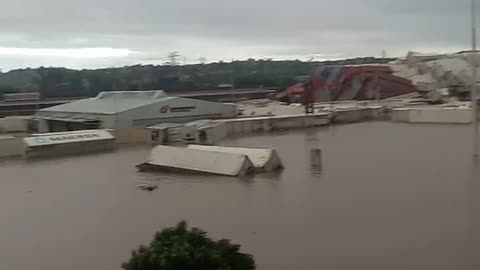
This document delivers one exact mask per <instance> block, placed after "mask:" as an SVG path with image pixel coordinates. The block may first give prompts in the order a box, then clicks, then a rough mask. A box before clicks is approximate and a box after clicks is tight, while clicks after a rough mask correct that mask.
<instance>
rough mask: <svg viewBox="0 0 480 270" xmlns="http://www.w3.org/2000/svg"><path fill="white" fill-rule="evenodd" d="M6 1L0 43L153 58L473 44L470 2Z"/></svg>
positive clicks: (0, 13)
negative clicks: (110, 49) (107, 50)
mask: <svg viewBox="0 0 480 270" xmlns="http://www.w3.org/2000/svg"><path fill="white" fill-rule="evenodd" d="M4 2H5V3H2V9H1V10H0V47H29V48H32V47H33V48H72V47H114V48H128V49H130V50H133V51H139V52H144V53H145V55H147V57H148V55H166V53H167V52H168V51H172V50H178V51H180V52H181V53H183V54H185V55H187V56H188V57H189V58H198V57H200V56H206V57H207V58H209V59H215V60H217V59H222V58H223V59H227V60H228V59H231V58H243V57H252V56H258V57H261V55H268V56H276V57H278V58H282V57H285V56H287V55H312V54H316V53H321V54H326V55H345V56H346V57H348V56H361V55H379V54H380V52H381V51H382V50H384V49H385V50H387V52H389V55H397V56H399V55H400V54H403V53H406V52H407V51H408V50H410V49H415V48H425V49H428V48H432V49H433V48H438V49H445V50H448V49H452V50H453V49H457V48H467V47H468V44H469V41H468V38H469V25H468V24H469V18H468V16H469V11H468V9H469V0H455V1H454V0H423V1H414V0H403V1H398V0H337V1H330V0H329V1H324V0H316V1H315V0H297V1H276V0H257V1H255V0H244V1H220V0H204V1H193V0H191V1H185V0H183V1H181V0H179V1H163V0H162V1H158V0H157V1H155V0H140V1H131V0H95V1H94V0H83V1H65V0H43V1H37V0H17V1H9V2H6V1H5V0H4ZM1 57H2V56H0V60H1ZM54 60H55V61H59V60H58V59H54ZM9 61H11V60H9ZM22 61H23V60H22ZM68 61H71V60H68ZM112 61H113V60H112ZM115 61H118V59H117V60H115ZM141 61H142V58H141V57H140V58H136V59H128V61H126V62H141ZM22 63H24V62H22ZM69 63H70V62H69ZM112 63H113V62H112ZM54 64H55V63H54ZM82 64H83V63H82Z"/></svg>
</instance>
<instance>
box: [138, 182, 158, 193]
mask: <svg viewBox="0 0 480 270" xmlns="http://www.w3.org/2000/svg"><path fill="white" fill-rule="evenodd" d="M137 188H138V189H140V190H144V191H154V190H155V189H157V188H158V186H157V185H154V184H141V185H138V187H137Z"/></svg>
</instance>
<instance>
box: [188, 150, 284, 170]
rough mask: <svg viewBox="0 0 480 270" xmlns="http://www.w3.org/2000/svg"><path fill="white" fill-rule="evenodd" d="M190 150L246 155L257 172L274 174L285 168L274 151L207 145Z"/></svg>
mask: <svg viewBox="0 0 480 270" xmlns="http://www.w3.org/2000/svg"><path fill="white" fill-rule="evenodd" d="M188 149H196V150H202V151H210V152H219V153H231V154H241V155H245V156H247V157H248V158H249V159H250V161H251V162H252V163H253V165H254V166H255V170H256V171H257V172H272V171H276V170H280V169H282V168H283V164H282V161H281V159H280V156H279V155H278V153H277V151H275V150H274V149H262V148H243V147H225V146H207V145H189V146H188Z"/></svg>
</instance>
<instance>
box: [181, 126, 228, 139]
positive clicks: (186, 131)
mask: <svg viewBox="0 0 480 270" xmlns="http://www.w3.org/2000/svg"><path fill="white" fill-rule="evenodd" d="M182 134H183V136H182V137H183V141H184V142H185V143H188V144H190V143H191V144H205V145H214V144H216V143H218V142H219V141H221V140H223V139H225V137H227V135H228V130H227V125H226V124H225V123H223V122H214V121H212V120H198V121H194V122H190V123H187V124H185V125H184V126H183V131H182Z"/></svg>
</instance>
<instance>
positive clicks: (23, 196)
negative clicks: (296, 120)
mask: <svg viewBox="0 0 480 270" xmlns="http://www.w3.org/2000/svg"><path fill="white" fill-rule="evenodd" d="M223 144H225V145H232V146H235V145H238V146H247V147H248V146H250V147H269V148H270V147H271V148H275V149H277V150H278V152H279V154H280V156H281V157H282V160H283V163H284V165H285V170H284V171H283V172H282V173H281V174H280V175H278V176H269V175H264V176H257V177H256V178H254V179H251V180H239V179H236V178H225V177H209V176H184V175H172V174H168V175H164V174H147V173H138V172H137V171H136V168H135V165H136V164H138V163H141V162H142V161H144V159H145V158H146V156H147V155H148V153H149V149H148V148H146V147H129V148H123V149H119V150H117V151H116V152H114V153H107V154H99V155H89V156H81V157H68V158H62V159H49V160H40V161H34V162H23V161H2V162H1V163H0V269H8V270H24V269H49V270H65V269H72V270H85V269H102V270H114V269H119V268H120V264H121V263H122V262H124V261H126V260H127V259H128V258H129V256H130V251H131V250H132V249H133V248H136V247H137V246H138V245H140V244H146V243H148V242H149V241H150V240H151V239H152V237H153V234H154V232H155V231H156V230H160V229H162V228H163V227H165V226H170V225H174V224H175V223H177V222H178V221H180V220H187V221H188V222H189V223H190V224H191V225H193V226H198V227H201V228H203V229H205V230H207V231H208V232H209V233H210V234H211V235H212V236H213V237H215V238H230V239H232V240H233V241H234V242H236V243H239V244H241V245H242V249H243V250H244V251H245V252H248V253H252V254H253V255H254V256H255V259H256V262H257V264H258V269H260V270H287V269H298V270H312V269H335V270H350V269H352V270H363V269H365V270H367V269H368V270H371V269H389V270H392V269H398V270H400V269H401V270H404V269H409V270H417V269H418V270H427V269H432V270H433V269H435V270H442V269H445V270H446V269H459V270H461V269H470V268H468V267H469V266H470V265H469V260H468V256H469V255H471V247H472V246H471V245H470V244H469V242H467V241H466V240H467V239H468V238H469V237H470V236H469V230H468V229H469V226H468V225H469V224H470V223H469V222H470V221H471V215H470V212H469V210H471V209H470V208H469V206H471V201H469V196H471V195H472V189H471V183H472V182H471V180H472V179H474V178H473V177H475V176H473V174H474V171H473V164H472V160H471V149H470V145H471V137H470V130H469V127H468V126H448V125H445V126H436V125H422V126H415V125H403V124H392V123H364V124H355V125H346V126H337V127H329V128H324V129H311V130H304V131H295V132H288V133H278V134H274V135H268V136H267V135H265V136H255V137H246V138H239V139H231V140H229V141H226V142H224V143H223ZM315 147H319V148H321V149H322V151H323V171H322V173H320V174H318V173H314V172H312V171H311V170H310V163H309V158H310V149H311V148H315ZM477 179H479V181H480V177H477ZM142 182H154V183H155V184H157V185H158V187H159V188H158V189H157V190H156V191H154V192H144V191H139V190H137V189H136V187H137V185H138V184H139V183H142Z"/></svg>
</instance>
